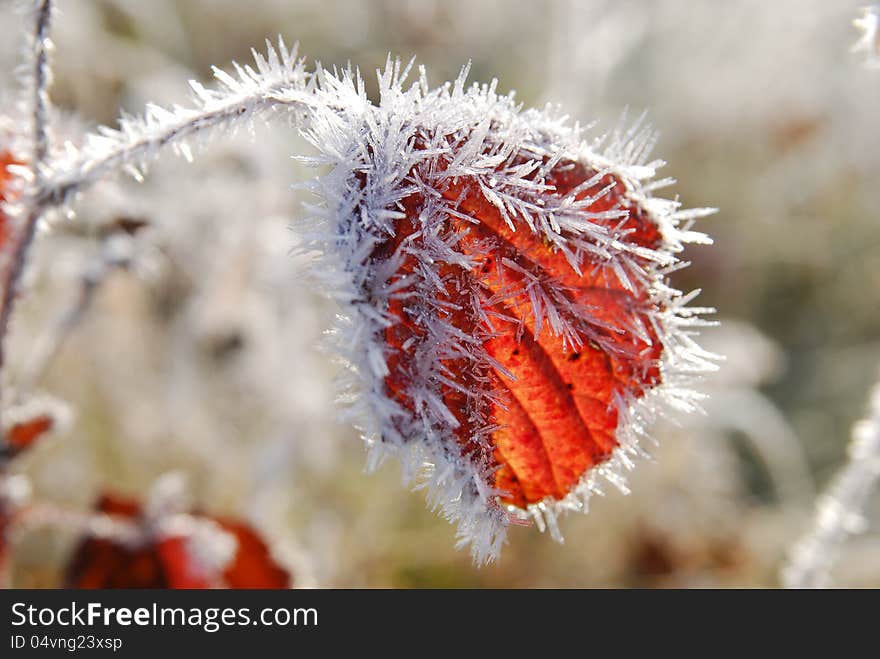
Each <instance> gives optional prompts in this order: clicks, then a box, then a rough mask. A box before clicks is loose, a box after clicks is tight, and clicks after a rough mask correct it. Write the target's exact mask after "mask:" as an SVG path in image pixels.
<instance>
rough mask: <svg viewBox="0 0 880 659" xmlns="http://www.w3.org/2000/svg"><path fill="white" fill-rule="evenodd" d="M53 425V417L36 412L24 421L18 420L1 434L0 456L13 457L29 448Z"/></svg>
mask: <svg viewBox="0 0 880 659" xmlns="http://www.w3.org/2000/svg"><path fill="white" fill-rule="evenodd" d="M54 426H55V419H54V418H53V417H52V416H51V415H49V414H38V415H36V416H34V417H31V418H30V419H27V420H26V421H20V422H18V423H14V424H12V426H11V427H10V428H9V429H8V430H7V431H6V432H5V433H4V434H3V442H2V443H0V458H6V459H9V458H14V457H15V456H16V455H18V454H19V453H21V452H22V451H24V450H27V449H29V448H30V447H31V446H33V445H34V443H35V442H36V441H37V440H38V439H39V438H40V437H41V436H43V435H44V434H45V433H47V432H49V431H50V430H52V428H53V427H54Z"/></svg>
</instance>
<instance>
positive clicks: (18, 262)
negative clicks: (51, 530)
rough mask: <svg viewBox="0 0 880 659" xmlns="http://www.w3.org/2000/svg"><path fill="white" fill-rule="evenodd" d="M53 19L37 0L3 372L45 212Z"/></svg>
mask: <svg viewBox="0 0 880 659" xmlns="http://www.w3.org/2000/svg"><path fill="white" fill-rule="evenodd" d="M51 19H52V2H51V0H38V2H37V3H36V6H35V12H34V31H33V37H32V48H31V57H32V76H31V78H30V79H29V81H28V84H29V85H31V88H30V90H31V92H32V93H33V96H32V99H31V108H32V116H33V119H32V121H33V126H32V131H33V133H32V140H33V147H32V152H31V156H30V157H31V162H30V172H31V177H32V179H33V183H34V187H35V191H34V192H32V193H29V194H28V195H26V197H25V202H24V204H23V208H22V212H21V217H23V218H24V223H23V224H22V225H21V226H20V228H19V229H18V231H16V232H15V234H16V235H14V236H13V237H12V240H11V248H10V250H9V261H8V266H7V267H6V268H5V269H3V270H2V271H0V373H2V369H3V364H4V361H5V360H4V351H3V339H4V337H5V336H6V328H7V327H8V325H9V317H10V315H11V314H12V307H13V304H14V302H15V294H16V288H17V286H18V280H19V279H20V278H21V273H22V271H23V269H24V264H25V256H26V254H27V251H28V248H29V247H30V244H31V242H32V241H33V237H34V232H35V231H36V227H37V223H38V222H39V220H40V216H41V215H42V209H41V207H40V206H41V205H40V203H39V202H38V194H37V192H36V191H38V190H39V189H40V187H41V186H42V184H43V181H44V165H45V162H46V159H47V157H48V155H49V130H48V122H49V84H50V82H51V77H52V74H51V69H50V66H49V49H50V48H51V43H50V41H49V29H50V25H51ZM0 402H2V384H0Z"/></svg>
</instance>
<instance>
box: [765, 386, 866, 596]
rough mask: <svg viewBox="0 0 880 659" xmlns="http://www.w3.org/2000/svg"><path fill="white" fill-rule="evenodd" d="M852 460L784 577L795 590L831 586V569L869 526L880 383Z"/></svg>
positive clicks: (821, 503)
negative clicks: (850, 542)
mask: <svg viewBox="0 0 880 659" xmlns="http://www.w3.org/2000/svg"><path fill="white" fill-rule="evenodd" d="M848 453H849V461H848V462H847V464H846V466H845V467H843V469H842V470H841V471H840V472H839V473H838V474H837V476H836V477H835V478H834V480H833V481H832V483H831V485H830V486H829V487H828V489H827V491H826V492H825V493H824V494H823V495H822V496H820V497H819V500H818V502H817V504H816V515H815V518H814V520H813V526H812V528H811V529H810V530H809V531H808V532H807V533H806V535H804V537H802V538H801V539H800V540H799V541H798V542H797V543H796V544H795V546H794V548H793V549H792V552H791V557H790V560H789V563H788V565H786V566H785V568H784V569H783V572H782V580H783V582H784V583H785V585H786V586H788V587H791V588H821V587H823V586H829V585H831V574H830V573H831V569H832V567H833V566H834V563H835V562H836V560H837V558H838V556H839V554H840V551H841V549H842V547H843V544H844V542H845V541H846V539H847V537H848V536H849V535H851V534H853V533H859V532H861V531H863V530H864V529H865V526H866V522H865V519H864V517H863V512H862V511H863V509H864V507H865V504H866V502H867V500H868V497H869V496H870V495H871V492H872V491H873V490H874V486H875V485H876V483H877V479H878V477H880V384H878V385H876V386H875V387H874V391H873V393H872V395H871V403H870V412H869V415H868V417H867V418H865V419H863V420H862V421H859V422H858V423H856V424H855V426H854V427H853V430H852V440H851V442H850V446H849V451H848Z"/></svg>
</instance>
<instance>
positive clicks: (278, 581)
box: [214, 518, 291, 588]
mask: <svg viewBox="0 0 880 659" xmlns="http://www.w3.org/2000/svg"><path fill="white" fill-rule="evenodd" d="M214 521H216V522H217V523H218V524H220V526H222V527H223V530H225V531H227V532H228V533H231V534H232V535H234V536H235V539H236V540H237V541H238V551H237V552H236V553H235V557H234V558H233V559H232V562H231V563H230V564H229V565H228V566H227V568H226V570H225V571H224V572H223V579H224V581H225V582H226V584H227V585H228V586H229V587H230V588H289V587H290V585H291V580H290V575H289V574H288V573H287V571H286V570H284V569H283V568H282V567H281V566H280V565H278V563H276V562H275V561H274V560H273V559H272V556H271V555H270V553H269V547H268V545H267V544H266V543H265V542H264V541H263V539H262V538H261V537H260V536H259V535H258V534H257V532H256V531H254V530H253V529H252V528H251V527H250V526H248V525H247V524H244V523H242V522H239V521H237V520H234V519H228V518H215V519H214Z"/></svg>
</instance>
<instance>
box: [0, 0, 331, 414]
mask: <svg viewBox="0 0 880 659" xmlns="http://www.w3.org/2000/svg"><path fill="white" fill-rule="evenodd" d="M50 14H51V2H50V0H42V1H41V2H40V3H39V5H38V11H37V21H36V28H35V37H34V40H35V46H34V69H35V71H34V80H35V93H34V98H33V105H34V112H33V114H34V153H33V160H32V162H31V163H30V167H29V169H30V171H31V172H32V178H33V181H32V184H31V185H30V186H29V189H28V192H27V194H26V195H25V196H24V199H23V200H22V202H21V203H20V204H19V212H20V215H21V216H22V217H24V218H25V220H24V226H23V227H22V230H21V231H20V232H17V234H16V236H15V237H14V240H13V244H12V246H11V259H10V266H9V268H7V270H6V272H5V276H4V277H3V279H4V280H2V281H0V290H2V299H0V377H2V370H3V366H4V355H3V349H2V345H3V341H4V339H5V337H6V334H7V330H8V326H9V319H10V317H11V315H12V311H13V307H14V304H15V297H16V289H17V287H18V284H19V280H20V279H21V275H22V272H23V270H24V266H25V263H26V257H27V253H28V250H29V248H30V245H31V243H32V242H33V238H34V233H35V230H36V226H37V224H38V222H39V220H40V218H41V217H42V216H43V214H44V213H45V212H46V211H47V210H49V209H51V208H53V207H56V206H60V205H62V204H64V203H67V201H68V200H69V199H70V197H71V196H73V195H74V194H76V193H78V192H80V191H82V190H84V189H85V188H87V187H88V186H89V185H91V184H92V183H94V182H96V181H98V180H99V179H101V178H103V177H104V176H106V175H108V174H110V173H112V172H114V171H117V170H119V169H127V170H128V171H129V172H130V173H132V174H134V175H135V176H137V177H140V169H141V168H143V167H144V166H145V163H146V162H147V161H148V160H149V159H150V158H152V157H154V156H155V155H156V154H157V153H158V152H159V151H160V150H162V149H163V148H164V147H167V146H171V147H173V148H175V149H176V150H177V151H178V152H180V153H181V154H182V155H184V156H185V157H187V158H190V157H191V156H192V153H191V151H190V148H189V146H188V145H187V143H186V141H187V139H189V138H192V137H195V136H196V135H198V134H201V133H204V132H205V131H208V130H210V129H212V128H217V127H219V126H225V127H228V126H230V125H231V124H233V123H235V122H237V121H241V120H244V119H247V118H249V117H251V116H253V115H254V114H255V113H257V112H262V111H267V110H271V109H273V108H275V107H278V106H287V107H306V106H309V105H314V104H316V103H319V101H318V100H316V98H315V97H314V95H313V94H311V92H310V90H309V89H307V86H308V85H307V83H308V82H309V80H311V75H310V74H306V73H305V71H304V68H303V62H302V61H301V60H297V56H296V49H295V48H294V49H290V50H288V49H287V47H286V46H285V45H284V42H283V41H281V40H279V44H278V49H277V50H276V48H275V47H274V46H273V45H272V44H269V43H268V42H267V46H268V54H267V56H266V57H265V58H264V57H263V56H262V55H260V54H258V53H256V52H254V53H253V54H254V60H255V65H256V70H254V69H253V68H251V67H250V66H245V67H241V66H238V65H235V69H236V72H237V74H238V77H237V78H236V77H233V76H231V75H229V74H227V73H226V72H224V71H222V70H220V69H214V75H215V77H216V78H217V80H218V81H219V89H218V90H209V89H206V88H205V87H204V86H202V85H201V84H199V83H197V82H195V81H191V82H190V86H191V87H192V89H193V91H194V92H195V97H196V104H195V106H194V107H192V108H181V107H175V108H174V109H173V110H167V109H165V108H161V107H158V106H155V105H150V106H148V107H147V111H146V113H145V114H144V115H143V116H142V117H136V118H132V117H123V118H122V119H121V120H120V127H119V130H112V129H109V128H101V129H99V131H97V132H96V133H93V134H91V135H89V136H88V137H87V139H86V141H85V144H84V146H83V147H82V148H81V149H70V151H69V153H68V156H67V157H65V158H61V159H58V160H56V161H52V162H47V158H48V154H49V152H50V150H49V144H48V138H47V128H46V117H47V114H48V93H47V89H46V87H47V85H48V82H49V78H50V71H49V67H48V61H47V48H48V38H47V35H48V29H49V16H50ZM0 400H2V390H0Z"/></svg>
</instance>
